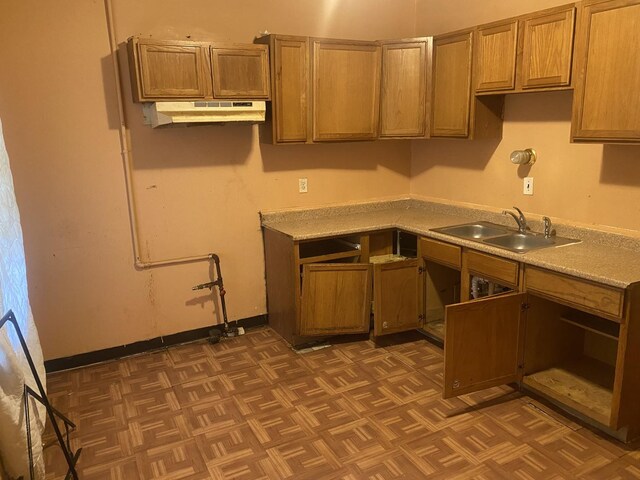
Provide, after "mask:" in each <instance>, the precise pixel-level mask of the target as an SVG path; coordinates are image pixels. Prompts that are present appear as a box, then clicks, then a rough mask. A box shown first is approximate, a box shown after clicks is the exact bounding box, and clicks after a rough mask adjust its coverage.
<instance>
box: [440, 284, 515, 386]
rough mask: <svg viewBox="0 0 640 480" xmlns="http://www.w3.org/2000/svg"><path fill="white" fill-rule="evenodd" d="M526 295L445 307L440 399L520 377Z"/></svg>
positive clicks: (503, 296)
mask: <svg viewBox="0 0 640 480" xmlns="http://www.w3.org/2000/svg"><path fill="white" fill-rule="evenodd" d="M525 297H526V294H524V293H511V294H506V295H500V296H497V297H490V298H484V299H481V300H474V301H471V302H466V303H458V304H456V305H448V306H447V307H446V310H445V340H444V398H450V397H454V396H457V395H462V394H465V393H471V392H475V391H478V390H483V389H485V388H489V387H494V386H496V385H502V384H505V383H510V382H515V381H519V380H520V379H521V377H522V369H521V368H519V365H521V362H522V350H523V348H522V347H523V341H524V321H523V318H522V310H523V303H524V300H525Z"/></svg>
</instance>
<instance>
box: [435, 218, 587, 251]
mask: <svg viewBox="0 0 640 480" xmlns="http://www.w3.org/2000/svg"><path fill="white" fill-rule="evenodd" d="M432 231H434V232H438V233H444V234H445V235H452V236H454V237H458V238H464V239H465V240H473V241H476V242H481V243H485V244H487V245H491V246H493V247H498V248H504V249H505V250H509V251H511V252H516V253H525V252H529V251H531V250H538V249H540V248H548V247H559V246H561V245H569V244H571V243H578V242H580V240H574V239H571V238H565V237H556V236H555V235H553V236H549V237H545V236H544V235H542V234H540V233H534V232H527V233H520V232H518V231H514V230H511V229H509V228H508V227H504V226H502V225H498V224H495V223H491V222H472V223H465V224H462V225H452V226H450V227H441V228H433V229H432Z"/></svg>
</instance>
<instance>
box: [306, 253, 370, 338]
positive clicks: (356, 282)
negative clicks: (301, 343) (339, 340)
mask: <svg viewBox="0 0 640 480" xmlns="http://www.w3.org/2000/svg"><path fill="white" fill-rule="evenodd" d="M372 270H373V269H372V266H371V265H369V264H361V263H310V264H306V265H304V267H303V273H302V275H303V277H302V302H301V312H300V313H301V315H300V335H303V336H304V335H338V334H342V333H365V332H368V331H369V323H370V317H371V275H372Z"/></svg>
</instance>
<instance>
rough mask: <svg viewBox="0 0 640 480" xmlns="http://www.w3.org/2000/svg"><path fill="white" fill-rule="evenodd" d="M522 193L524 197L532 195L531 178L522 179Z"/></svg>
mask: <svg viewBox="0 0 640 480" xmlns="http://www.w3.org/2000/svg"><path fill="white" fill-rule="evenodd" d="M522 193H524V194H525V195H533V177H524V186H523V188H522Z"/></svg>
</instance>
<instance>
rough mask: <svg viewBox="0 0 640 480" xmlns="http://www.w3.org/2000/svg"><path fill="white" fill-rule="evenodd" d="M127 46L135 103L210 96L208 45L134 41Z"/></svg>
mask: <svg viewBox="0 0 640 480" xmlns="http://www.w3.org/2000/svg"><path fill="white" fill-rule="evenodd" d="M128 47H129V57H130V62H129V68H130V69H131V80H132V91H133V97H134V101H137V102H143V101H155V100H173V99H202V98H207V97H210V96H211V92H210V91H211V78H210V70H209V59H208V55H207V52H208V50H209V44H205V43H197V42H182V41H163V40H155V39H145V38H132V39H131V40H129V45H128Z"/></svg>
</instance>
